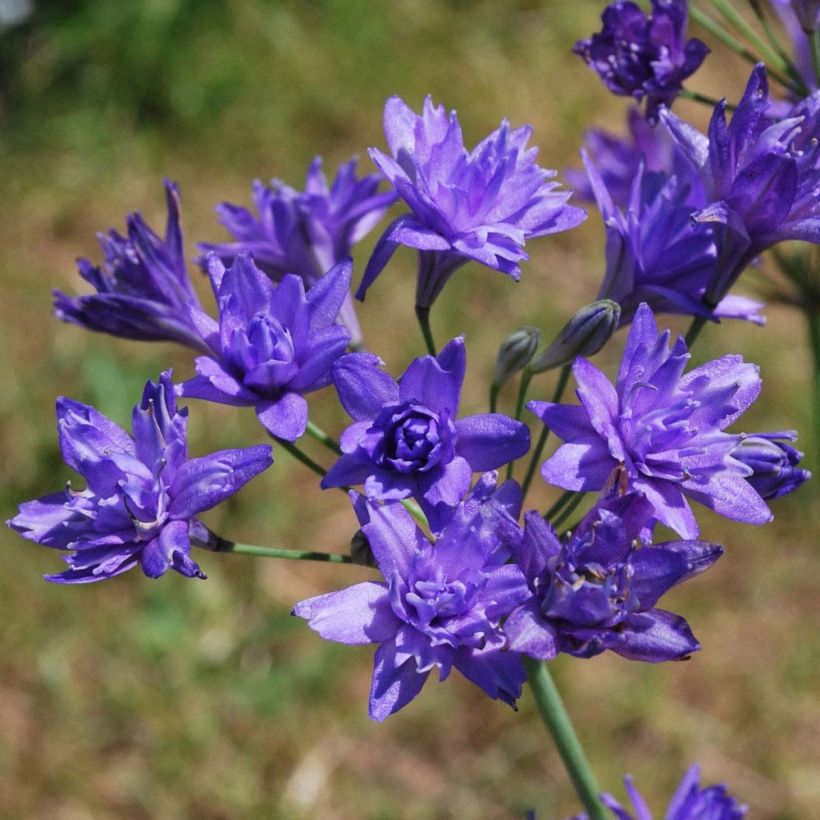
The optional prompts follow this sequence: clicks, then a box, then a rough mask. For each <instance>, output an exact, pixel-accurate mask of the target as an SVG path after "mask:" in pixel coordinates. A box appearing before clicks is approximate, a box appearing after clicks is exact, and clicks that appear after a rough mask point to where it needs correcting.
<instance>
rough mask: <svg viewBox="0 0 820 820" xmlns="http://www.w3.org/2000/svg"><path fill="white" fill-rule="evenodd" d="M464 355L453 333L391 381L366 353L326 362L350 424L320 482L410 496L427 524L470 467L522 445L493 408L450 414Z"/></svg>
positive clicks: (487, 466) (523, 437) (455, 406)
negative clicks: (433, 352) (339, 451)
mask: <svg viewBox="0 0 820 820" xmlns="http://www.w3.org/2000/svg"><path fill="white" fill-rule="evenodd" d="M466 367H467V354H466V352H465V349H464V342H463V340H462V339H461V338H458V339H453V340H452V341H451V342H450V343H449V344H447V345H446V346H445V347H444V349H443V350H442V351H441V352H440V353H439V354H438V356H436V357H435V358H433V357H432V356H423V357H421V358H419V359H416V360H415V361H413V362H412V363H411V364H410V366H409V367H408V368H407V370H406V371H405V372H404V374H403V375H402V376H400V377H399V380H398V382H396V381H394V380H393V379H392V378H391V377H390V376H389V375H388V374H387V373H385V372H384V371H383V370H382V369H381V368H380V367H379V359H378V358H377V357H376V356H373V355H372V354H367V353H351V354H348V355H346V356H344V357H342V358H341V359H340V360H339V361H338V363H337V364H336V366H335V367H334V369H333V381H334V383H335V385H336V390H337V392H338V394H339V400H340V401H341V403H342V406H343V407H344V408H345V410H347V412H348V414H349V415H350V417H351V418H352V419H353V421H354V423H353V424H352V425H351V426H350V427H348V428H347V430H345V432H344V433H343V434H342V437H341V447H342V455H341V457H340V458H339V460H338V461H337V462H336V463H335V464H334V465H333V466H332V467H331V468H330V470H329V471H328V473H327V475H326V476H325V477H324V478H323V479H322V488H324V489H326V488H328V487H345V486H355V485H357V484H364V492H365V494H366V495H367V496H368V497H370V498H376V499H380V500H383V501H396V500H399V499H403V498H408V497H411V496H412V497H413V498H415V499H416V500H417V501H418V502H419V505H420V506H421V508H422V510H423V511H424V513H425V515H426V516H427V518H428V521H429V522H430V526H431V527H432V529H433V530H434V531H437V530H439V529H441V528H442V527H443V526H444V524H445V523H446V521H447V519H448V517H449V516H450V515H451V514H452V511H453V508H454V507H455V506H456V504H458V502H459V501H461V499H462V498H463V497H464V495H465V494H466V493H467V491H468V490H469V488H470V482H471V479H472V474H473V473H474V472H483V471H485V470H493V469H495V468H496V467H500V466H501V465H502V464H506V463H507V462H510V461H514V460H515V459H517V458H520V457H521V456H522V455H524V453H526V452H527V450H528V449H529V445H530V435H529V430H528V429H527V426H526V425H525V424H522V423H521V422H519V421H514V420H513V419H511V418H508V417H507V416H504V415H501V414H500V413H482V414H479V415H474V416H467V417H465V418H462V419H459V418H458V411H459V404H460V400H461V385H462V383H463V381H464V374H465V371H466Z"/></svg>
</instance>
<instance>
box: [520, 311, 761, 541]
mask: <svg viewBox="0 0 820 820" xmlns="http://www.w3.org/2000/svg"><path fill="white" fill-rule="evenodd" d="M669 335H670V334H669V331H665V332H664V333H663V334H659V333H658V327H657V325H656V323H655V318H654V316H653V315H652V310H651V309H650V308H649V307H648V306H647V305H645V304H644V305H641V306H640V307H639V308H638V311H637V312H636V314H635V318H634V320H633V323H632V327H631V329H630V332H629V338H628V340H627V344H626V350H625V351H624V355H623V359H622V361H621V367H620V372H619V374H618V380H617V383H616V384H615V385H614V386H613V385H612V384H611V383H610V382H609V380H608V379H607V378H606V376H605V375H604V374H603V373H602V372H601V371H600V370H598V368H596V367H595V366H594V365H592V364H591V363H590V362H588V361H587V360H586V359H577V360H576V362H575V365H574V366H573V374H574V376H575V380H576V382H577V383H578V388H577V391H576V392H577V395H578V398H579V399H580V401H581V404H580V406H578V405H562V404H553V403H551V402H538V401H536V402H530V404H529V405H528V407H529V409H530V410H532V411H533V412H534V413H535V414H536V415H537V416H538V417H539V418H540V419H541V420H542V421H543V422H544V424H546V425H547V426H548V427H549V428H550V429H551V430H552V431H553V432H554V433H556V435H558V436H559V437H560V438H561V439H563V440H564V442H565V444H563V445H562V446H561V447H559V448H558V450H557V451H556V452H555V454H554V455H553V456H552V457H551V458H550V459H548V460H547V461H546V462H545V463H544V465H543V466H542V468H541V474H542V476H543V477H544V479H545V480H546V481H547V482H549V483H550V484H555V485H557V486H559V487H564V488H565V489H568V490H581V491H584V492H588V491H598V490H602V489H604V488H605V487H607V486H610V487H611V486H618V487H622V486H625V487H627V488H628V489H629V490H632V491H635V492H638V493H641V494H642V495H644V496H645V497H646V498H647V499H648V501H649V502H650V504H651V505H652V506H653V508H654V513H653V515H654V517H655V518H656V519H657V520H658V521H660V522H661V523H663V524H666V525H667V526H668V527H671V528H672V529H674V530H675V531H676V532H678V533H679V534H680V535H681V536H682V537H684V538H695V537H697V535H698V525H697V522H696V521H695V517H694V515H693V513H692V510H691V508H690V507H689V503H688V501H687V498H691V499H693V500H695V501H699V502H700V503H701V504H704V505H706V506H707V507H710V508H711V509H713V510H715V512H717V513H719V514H721V515H725V516H726V517H727V518H731V519H732V520H733V521H743V522H745V523H749V524H765V523H766V522H767V521H770V520H771V518H772V515H771V513H770V512H769V508H768V507H767V506H766V502H765V501H764V500H763V499H762V498H761V497H760V496H759V495H758V493H757V492H756V491H755V490H754V489H753V488H752V485H751V484H750V483H749V482H748V481H747V480H746V479H747V478H748V477H749V476H750V475H752V470H751V468H749V467H748V466H746V465H745V464H743V463H741V462H740V461H738V460H737V459H736V458H733V456H732V451H733V450H734V449H735V447H737V445H738V444H739V443H740V441H741V439H742V437H741V436H740V435H739V434H730V433H727V432H724V430H725V428H726V427H728V426H729V425H730V424H732V422H734V421H735V419H737V418H738V417H739V416H740V415H741V414H742V413H743V411H744V410H746V408H747V407H749V405H750V404H752V402H754V400H755V399H756V398H757V396H758V394H759V393H760V376H759V373H758V369H757V367H756V366H755V365H752V364H747V363H745V362H744V361H743V359H742V358H741V357H740V356H735V355H729V356H723V357H721V358H720V359H715V360H714V361H711V362H707V363H706V364H703V365H701V366H700V367H696V368H695V369H694V370H692V371H690V372H689V373H687V374H685V375H684V373H683V371H684V368H685V367H686V363H687V361H688V360H689V354H688V353H687V351H686V344H685V343H684V341H683V339H682V338H679V339H678V341H677V342H676V343H675V345H674V346H673V347H672V349H671V350H670V349H669Z"/></svg>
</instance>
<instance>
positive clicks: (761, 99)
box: [661, 63, 820, 305]
mask: <svg viewBox="0 0 820 820" xmlns="http://www.w3.org/2000/svg"><path fill="white" fill-rule="evenodd" d="M661 117H662V118H663V120H664V122H665V123H666V125H667V126H668V128H669V130H670V132H671V133H672V136H673V137H674V138H675V140H676V141H677V142H678V144H679V145H680V147H681V149H682V150H683V151H684V152H685V153H686V156H687V157H688V159H689V162H690V163H691V165H692V167H693V169H694V171H695V173H697V175H698V176H699V178H700V180H701V182H702V183H703V186H704V189H705V192H706V201H707V203H708V204H707V205H706V206H705V207H703V208H701V209H700V210H698V211H696V212H695V213H694V214H693V219H695V220H696V221H698V222H707V223H710V224H712V225H713V226H714V227H715V237H716V239H717V241H718V249H719V258H718V269H717V272H716V275H715V277H714V278H713V280H712V282H711V283H710V286H709V288H708V289H707V291H706V295H705V301H706V303H707V305H716V304H717V303H718V302H719V301H720V299H722V298H723V296H724V295H725V294H726V293H727V291H728V290H729V288H731V286H732V284H733V283H734V282H735V280H736V279H737V277H738V276H739V275H740V274H741V273H742V272H743V269H744V268H745V267H746V266H747V265H749V264H750V263H751V262H752V260H753V259H754V258H755V257H756V256H758V255H759V254H760V253H762V252H763V251H764V250H766V249H767V248H769V247H771V246H772V245H774V244H776V243H778V242H782V241H784V240H787V239H802V240H805V241H807V242H813V243H818V242H820V147H819V146H818V138H820V92H817V91H816V92H814V93H813V94H812V95H811V96H809V97H807V98H806V99H804V100H801V101H800V102H799V103H797V104H796V105H794V106H793V107H792V109H791V110H790V111H789V112H788V114H787V116H786V117H785V118H782V119H774V118H772V116H771V111H770V103H769V89H768V83H767V81H766V70H765V67H764V66H763V64H762V63H759V64H758V65H757V66H756V67H755V69H754V70H753V71H752V75H751V77H750V79H749V83H748V85H747V86H746V91H745V93H744V94H743V98H742V99H741V101H740V104H739V105H738V107H737V110H736V111H735V113H734V114H733V116H732V120H731V122H730V123H729V124H728V125H727V124H726V101H725V100H723V101H722V102H720V103H719V104H718V105H717V106H716V107H715V111H714V113H713V115H712V119H711V122H710V123H709V136H708V137H706V136H703V135H702V134H700V133H699V132H698V131H696V130H695V129H694V128H692V127H691V126H689V125H687V124H686V123H685V122H683V121H682V120H680V119H678V117H676V116H675V115H674V114H672V113H671V112H669V111H663V112H661Z"/></svg>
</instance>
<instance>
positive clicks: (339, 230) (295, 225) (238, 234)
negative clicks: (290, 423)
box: [199, 157, 396, 344]
mask: <svg viewBox="0 0 820 820" xmlns="http://www.w3.org/2000/svg"><path fill="white" fill-rule="evenodd" d="M381 180H382V177H381V175H380V174H368V175H367V176H364V177H361V178H357V176H356V160H355V159H353V160H350V161H349V162H346V163H345V164H344V165H342V166H340V167H339V170H338V171H337V172H336V176H335V178H334V179H333V182H332V183H331V184H330V185H328V182H327V178H326V177H325V175H324V173H323V171H322V159H321V157H316V158H315V159H314V160H313V162H312V163H311V165H310V168H309V169H308V172H307V178H306V179H305V189H304V191H297V190H295V189H294V188H291V187H290V186H289V185H286V184H285V183H283V182H281V181H279V180H273V181H272V183H271V185H270V186H267V185H264V184H263V183H262V182H260V181H259V180H256V181H255V182H254V184H253V199H254V205H255V206H256V211H257V215H254V214H253V213H252V212H251V211H249V210H248V209H247V208H243V207H241V206H238V205H232V204H231V203H229V202H223V203H222V204H221V205H220V206H219V207H218V208H217V213H218V215H219V219H220V222H222V224H223V225H224V226H225V227H226V228H227V229H228V231H230V233H231V234H232V235H233V237H234V241H233V242H223V243H216V244H215V243H207V242H203V243H200V245H199V247H200V249H201V250H203V251H204V252H205V254H206V256H205V257H203V260H202V261H203V262H206V261H207V254H209V253H215V254H216V255H217V256H219V258H220V259H221V260H222V262H223V263H224V264H225V265H226V266H230V265H231V264H232V263H233V260H234V259H235V258H236V257H237V256H239V255H242V254H250V255H251V256H252V257H253V260H254V262H255V263H256V265H257V267H259V268H260V269H261V270H263V271H264V272H265V273H266V274H268V276H270V277H271V278H272V279H273V280H274V281H277V282H278V281H279V280H281V279H282V277H283V276H285V275H286V274H293V275H295V276H300V277H301V278H302V279H303V280H304V283H305V289H306V290H309V289H310V288H311V287H313V285H314V284H316V282H317V281H318V280H319V279H320V278H321V277H322V275H323V274H325V273H327V272H328V271H329V270H330V269H331V268H332V267H333V266H334V265H337V264H338V263H339V262H341V261H342V260H343V259H345V258H346V257H348V256H350V251H351V248H352V247H353V245H355V244H356V243H357V242H358V241H359V240H361V239H363V238H364V237H365V236H366V235H367V234H368V233H369V232H370V231H371V230H372V229H373V227H374V226H375V225H376V224H377V223H378V222H379V221H380V220H381V218H382V217H383V216H384V214H385V212H386V211H387V209H388V208H389V207H390V205H392V204H393V202H395V200H396V195H395V193H394V192H392V191H388V192H386V193H378V187H379V183H380V182H381ZM340 319H341V321H342V323H343V324H344V325H345V327H346V328H347V329H348V330H349V331H350V335H351V338H352V340H353V342H354V344H358V343H359V342H361V338H362V337H361V329H360V327H359V323H358V320H357V318H356V313H355V311H354V309H353V304H352V302H351V300H350V297H349V296H346V297H345V301H344V302H343V303H342V308H341V315H340Z"/></svg>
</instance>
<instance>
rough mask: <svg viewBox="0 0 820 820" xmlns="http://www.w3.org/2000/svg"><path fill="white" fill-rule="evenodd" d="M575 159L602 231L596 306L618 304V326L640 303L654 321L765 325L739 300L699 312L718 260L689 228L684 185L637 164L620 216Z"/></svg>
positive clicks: (699, 226) (589, 165) (707, 234)
mask: <svg viewBox="0 0 820 820" xmlns="http://www.w3.org/2000/svg"><path fill="white" fill-rule="evenodd" d="M581 155H582V157H583V160H584V165H585V166H586V170H587V175H588V176H589V181H590V184H591V187H592V190H593V192H594V194H595V198H596V200H597V203H598V207H599V208H600V210H601V216H602V217H603V219H604V224H605V226H606V238H607V241H606V275H605V277H604V281H603V283H602V285H601V290H600V292H599V293H598V298H599V299H613V300H614V301H616V302H618V304H620V306H621V324H622V325H626V324H629V322H631V321H632V317H633V316H634V315H635V311H636V310H637V308H638V305H640V304H641V302H646V303H647V304H648V305H650V307H651V308H652V309H653V310H654V311H655V312H656V313H680V314H684V315H690V316H703V317H706V318H710V319H715V320H718V319H720V318H733V319H746V320H748V321H751V322H756V323H758V324H764V323H765V319H764V318H763V317H762V316H761V315H760V313H759V311H760V309H761V308H762V307H763V305H762V304H761V303H760V302H755V301H753V300H751V299H747V298H745V297H742V296H726V297H724V298H723V299H722V300H721V302H720V304H719V305H718V306H717V307H716V308H714V309H711V310H710V309H709V308H708V307H706V305H704V304H703V297H704V294H705V293H706V289H707V287H709V285H710V283H711V282H712V280H713V279H714V277H715V275H716V270H717V263H718V254H717V248H716V246H715V242H714V238H713V235H712V234H713V230H712V228H711V226H710V225H708V224H705V223H693V222H692V219H691V213H692V205H691V202H692V199H693V196H692V186H691V184H690V182H689V180H688V179H687V178H686V177H683V178H682V179H681V178H679V177H678V176H675V175H672V176H667V175H666V174H663V173H660V172H659V173H649V172H646V171H645V169H644V167H643V165H642V164H639V165H638V168H637V169H636V171H635V176H634V177H633V179H632V182H631V190H630V197H629V201H628V203H627V204H626V206H624V207H623V208H619V207H617V206H616V205H615V202H614V201H613V197H612V196H611V195H610V191H609V190H608V188H607V187H606V184H605V182H604V180H603V178H602V177H601V176H600V174H599V173H598V169H597V167H596V166H595V164H594V162H593V161H592V160H591V159H590V157H589V156H588V155H587V154H586V153H585V152H584V151H582V152H581Z"/></svg>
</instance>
